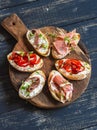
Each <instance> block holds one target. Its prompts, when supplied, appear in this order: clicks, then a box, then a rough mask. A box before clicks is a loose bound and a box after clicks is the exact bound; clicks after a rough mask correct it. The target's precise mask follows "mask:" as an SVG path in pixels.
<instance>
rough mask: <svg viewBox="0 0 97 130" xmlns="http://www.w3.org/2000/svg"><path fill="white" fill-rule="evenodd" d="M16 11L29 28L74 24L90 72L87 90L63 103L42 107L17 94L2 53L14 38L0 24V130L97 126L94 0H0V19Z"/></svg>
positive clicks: (84, 129)
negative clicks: (86, 53)
mask: <svg viewBox="0 0 97 130" xmlns="http://www.w3.org/2000/svg"><path fill="white" fill-rule="evenodd" d="M12 13H16V14H17V15H18V16H19V17H20V18H21V19H22V20H23V22H24V23H25V25H26V26H27V27H28V28H29V29H31V28H35V27H36V28H38V27H43V26H47V25H53V26H58V27H62V28H64V29H66V30H72V29H74V28H76V29H77V31H78V32H79V33H80V34H81V39H82V41H83V42H84V44H85V45H86V47H87V48H88V51H89V54H90V57H91V62H92V76H91V80H90V83H89V85H88V88H87V90H86V91H85V93H84V94H82V96H81V97H80V98H79V99H78V100H76V101H75V102H74V103H72V104H71V105H69V106H67V107H63V108H59V109H53V110H44V109H39V108H36V107H35V106H33V105H31V104H30V103H27V102H26V101H24V100H22V99H20V98H19V97H18V94H17V92H16V91H15V90H14V89H13V87H12V84H11V81H10V78H9V73H8V62H7V59H6V55H7V54H8V53H9V52H10V51H11V50H12V48H13V47H14V45H15V43H16V40H15V39H14V38H13V37H12V36H11V35H10V34H9V33H8V32H6V31H5V30H4V29H3V28H2V27H1V25H0V130H5V129H6V130H9V129H10V130H23V129H24V130H97V0H0V22H1V21H2V20H3V19H4V18H5V17H7V16H9V15H10V14H12Z"/></svg>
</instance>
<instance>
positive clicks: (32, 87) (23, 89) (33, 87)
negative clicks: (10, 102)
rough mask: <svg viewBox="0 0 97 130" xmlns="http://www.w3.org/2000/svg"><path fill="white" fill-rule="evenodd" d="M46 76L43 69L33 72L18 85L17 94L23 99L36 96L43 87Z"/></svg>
mask: <svg viewBox="0 0 97 130" xmlns="http://www.w3.org/2000/svg"><path fill="white" fill-rule="evenodd" d="M45 81H46V76H45V74H44V72H43V71H41V70H37V71H35V72H33V73H32V74H31V75H30V76H29V77H28V78H27V79H26V80H25V81H24V82H23V83H22V85H21V86H20V88H19V96H20V97H21V98H23V99H31V98H33V97H35V96H37V95H38V94H39V93H40V92H41V91H42V89H43V87H44V85H45Z"/></svg>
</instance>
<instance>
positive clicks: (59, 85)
mask: <svg viewBox="0 0 97 130" xmlns="http://www.w3.org/2000/svg"><path fill="white" fill-rule="evenodd" d="M48 87H49V90H50V93H51V95H52V96H53V98H54V99H56V100H57V101H59V102H61V103H65V102H68V101H70V100H71V99H72V95H73V84H72V83H70V82H69V81H68V80H66V79H65V78H64V77H63V76H62V75H61V74H60V73H59V72H58V71H56V70H52V71H51V72H50V74H49V78H48Z"/></svg>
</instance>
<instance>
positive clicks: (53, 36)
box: [48, 33, 56, 38]
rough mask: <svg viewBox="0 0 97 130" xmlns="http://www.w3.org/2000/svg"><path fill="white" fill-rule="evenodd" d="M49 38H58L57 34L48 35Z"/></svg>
mask: <svg viewBox="0 0 97 130" xmlns="http://www.w3.org/2000/svg"><path fill="white" fill-rule="evenodd" d="M48 36H50V37H52V38H55V37H56V34H53V33H50V34H48Z"/></svg>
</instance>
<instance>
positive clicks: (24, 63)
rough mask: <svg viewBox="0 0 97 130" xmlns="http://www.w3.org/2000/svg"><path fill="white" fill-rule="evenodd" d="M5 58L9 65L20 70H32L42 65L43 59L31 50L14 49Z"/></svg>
mask: <svg viewBox="0 0 97 130" xmlns="http://www.w3.org/2000/svg"><path fill="white" fill-rule="evenodd" d="M7 59H8V61H9V63H10V65H11V66H13V67H14V68H15V69H16V70H19V71H22V72H33V71H35V70H37V69H40V68H41V67H42V66H43V60H42V59H41V58H40V57H39V56H38V55H36V54H35V53H33V52H28V53H25V52H24V51H14V52H11V53H9V54H8V55H7Z"/></svg>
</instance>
